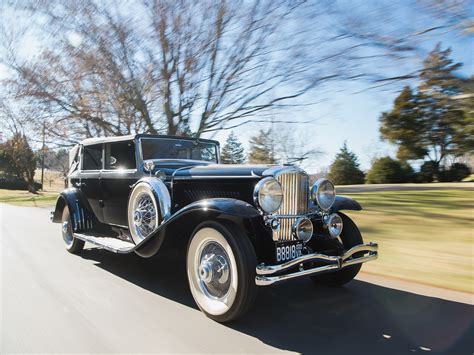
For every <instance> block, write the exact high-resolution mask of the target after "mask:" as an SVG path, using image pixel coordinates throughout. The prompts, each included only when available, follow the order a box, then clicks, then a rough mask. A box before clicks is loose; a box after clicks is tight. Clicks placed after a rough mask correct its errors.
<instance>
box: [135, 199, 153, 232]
mask: <svg viewBox="0 0 474 355" xmlns="http://www.w3.org/2000/svg"><path fill="white" fill-rule="evenodd" d="M133 223H134V225H135V229H136V231H137V232H138V234H139V235H140V236H141V237H142V239H143V238H146V237H147V236H148V235H150V233H151V232H153V230H154V229H155V228H156V207H155V205H154V203H153V200H152V198H151V197H150V195H149V194H148V193H146V192H143V193H141V194H140V195H139V196H138V197H137V200H136V202H135V208H134V212H133Z"/></svg>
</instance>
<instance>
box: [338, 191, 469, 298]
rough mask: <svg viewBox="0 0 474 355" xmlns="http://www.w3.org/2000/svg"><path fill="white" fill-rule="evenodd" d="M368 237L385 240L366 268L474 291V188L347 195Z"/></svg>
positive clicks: (364, 267) (359, 223)
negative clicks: (355, 203)
mask: <svg viewBox="0 0 474 355" xmlns="http://www.w3.org/2000/svg"><path fill="white" fill-rule="evenodd" d="M347 196H350V197H352V198H355V199H356V200H357V201H359V202H360V203H361V204H362V206H363V207H364V210H363V211H359V212H355V211H354V212H350V213H348V214H349V215H350V216H351V217H352V218H353V219H354V220H355V222H356V223H357V225H358V226H359V228H360V229H361V231H362V235H363V237H364V241H376V242H378V243H379V253H380V255H379V259H378V260H377V261H374V262H371V263H367V264H365V265H364V266H363V270H364V271H366V272H370V273H374V274H380V275H388V276H392V277H396V278H401V279H405V280H410V281H415V282H419V283H424V284H429V285H434V286H439V287H444V288H449V289H453V290H460V291H468V292H474V290H473V288H474V287H473V285H474V277H473V265H474V254H473V252H474V192H473V191H467V190H438V191H435V190H429V191H384V192H369V193H353V194H347Z"/></svg>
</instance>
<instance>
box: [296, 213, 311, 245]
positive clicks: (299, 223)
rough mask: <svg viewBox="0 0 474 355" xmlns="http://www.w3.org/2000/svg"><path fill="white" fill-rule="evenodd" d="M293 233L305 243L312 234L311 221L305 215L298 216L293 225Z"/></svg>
mask: <svg viewBox="0 0 474 355" xmlns="http://www.w3.org/2000/svg"><path fill="white" fill-rule="evenodd" d="M293 233H295V234H296V236H297V237H298V239H300V240H302V241H303V242H305V243H306V242H307V241H309V240H310V239H311V237H312V236H313V223H312V222H311V221H310V220H309V219H308V218H306V217H301V218H298V219H297V220H296V222H295V224H294V225H293Z"/></svg>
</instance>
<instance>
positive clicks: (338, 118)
mask: <svg viewBox="0 0 474 355" xmlns="http://www.w3.org/2000/svg"><path fill="white" fill-rule="evenodd" d="M438 41H442V47H443V49H445V48H446V47H451V48H452V50H453V52H452V58H453V59H454V60H455V61H457V62H461V63H463V67H462V68H461V70H460V71H459V74H460V75H462V76H464V77H469V76H472V75H474V53H473V50H474V43H473V40H472V36H471V37H468V36H465V37H460V36H454V35H451V36H446V37H443V38H441V37H440V38H434V39H433V40H432V41H430V42H427V43H425V45H424V47H425V50H426V51H430V50H431V49H432V48H433V47H434V46H435V44H436V43H437V42H438ZM419 64H420V65H421V62H420V63H419ZM405 84H407V83H401V84H398V85H393V86H391V87H390V90H388V91H382V90H379V89H372V90H365V89H366V88H367V85H366V84H363V83H359V84H355V83H351V84H350V87H346V90H345V91H343V92H340V91H339V90H336V88H335V87H333V88H330V87H329V88H328V90H329V91H334V95H333V96H332V98H331V99H330V100H328V101H325V102H323V103H320V104H318V105H317V106H315V107H313V108H311V109H308V110H306V111H305V112H300V113H299V115H301V120H306V119H308V118H312V117H320V118H318V120H317V123H316V124H311V125H299V128H297V130H298V132H300V134H299V135H300V136H301V137H305V138H311V139H310V140H311V141H313V142H315V143H313V144H315V146H317V147H318V148H320V149H321V150H322V151H323V154H321V155H319V156H317V157H315V158H314V160H312V161H311V162H307V163H306V164H305V165H304V167H305V168H306V169H307V170H308V171H309V172H311V173H314V172H318V171H320V170H321V169H323V168H324V167H327V166H329V165H330V164H331V162H332V161H333V159H334V157H335V155H336V153H337V152H338V150H339V149H340V147H341V146H342V144H343V142H344V141H347V144H348V146H349V148H350V149H351V150H352V151H354V152H355V153H356V154H357V156H358V157H359V161H360V164H361V168H362V169H364V170H365V169H368V168H369V167H370V161H371V159H372V158H373V157H374V156H382V155H391V156H393V157H395V153H396V147H395V146H393V145H390V144H388V143H385V142H382V141H381V140H380V134H379V123H378V118H379V116H380V113H381V112H383V111H387V110H390V108H391V107H392V103H393V100H394V99H395V97H396V96H397V93H398V92H399V90H400V89H401V88H402V87H403V85H405ZM337 85H340V84H337ZM411 85H416V82H412V83H411ZM331 89H333V90H331ZM364 90H365V91H364ZM360 91H363V92H360ZM357 92H359V93H357ZM316 94H317V92H316ZM287 114H288V113H285V114H282V115H280V116H278V115H277V116H275V119H284V118H285V117H284V116H286V115H287ZM266 127H267V125H265V124H255V125H249V126H245V127H240V128H237V129H235V130H234V132H235V133H236V134H237V135H238V136H239V139H240V140H241V141H242V142H243V143H244V145H245V147H246V148H247V147H248V145H247V141H248V139H249V138H250V137H251V136H252V134H253V133H254V132H255V131H256V130H258V129H259V128H266ZM280 128H281V127H280ZM283 128H285V127H283ZM292 129H295V128H294V127H292ZM228 133H229V131H222V132H220V133H219V134H216V135H215V136H214V138H216V139H218V140H220V141H221V142H224V141H225V139H226V137H227V135H228Z"/></svg>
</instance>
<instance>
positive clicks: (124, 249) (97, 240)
mask: <svg viewBox="0 0 474 355" xmlns="http://www.w3.org/2000/svg"><path fill="white" fill-rule="evenodd" d="M74 237H75V238H77V239H80V240H83V241H85V242H88V243H91V244H94V245H96V246H98V247H99V248H101V249H105V250H108V251H111V252H114V253H119V254H127V253H130V252H132V251H133V249H135V246H136V245H135V244H133V243H130V242H126V241H125V240H121V239H117V238H111V237H96V236H92V235H87V234H81V233H74Z"/></svg>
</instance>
